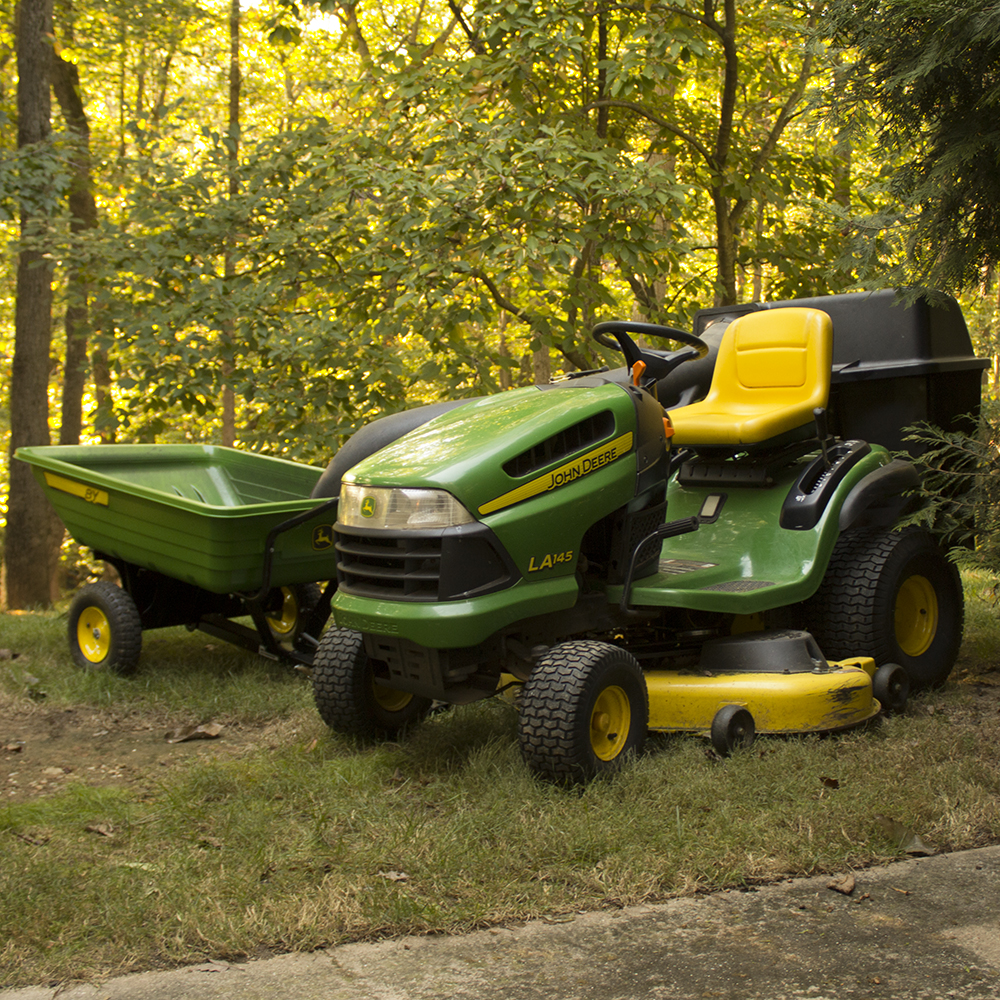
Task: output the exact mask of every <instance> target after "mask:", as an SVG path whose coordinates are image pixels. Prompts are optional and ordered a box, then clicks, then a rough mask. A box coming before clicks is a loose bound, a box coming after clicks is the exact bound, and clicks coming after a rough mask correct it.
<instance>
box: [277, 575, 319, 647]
mask: <svg viewBox="0 0 1000 1000" xmlns="http://www.w3.org/2000/svg"><path fill="white" fill-rule="evenodd" d="M322 593H323V592H322V590H321V589H320V587H319V585H318V584H315V583H300V584H298V585H296V586H294V587H282V588H281V589H280V590H277V591H274V592H272V594H271V595H270V596H271V600H270V603H269V607H268V611H267V615H266V617H267V627H268V628H269V629H270V630H271V635H273V636H274V638H275V640H276V641H277V642H279V643H289V644H291V645H294V644H295V640H296V639H298V637H299V636H300V635H301V634H302V631H303V629H304V628H305V624H306V622H307V621H308V620H309V615H310V614H312V611H313V609H314V608H315V607H316V605H317V604H319V599H320V597H321V595H322Z"/></svg>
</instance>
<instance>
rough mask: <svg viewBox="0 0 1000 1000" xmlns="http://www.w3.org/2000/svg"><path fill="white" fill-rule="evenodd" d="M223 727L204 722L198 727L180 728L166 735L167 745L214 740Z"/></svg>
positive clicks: (216, 723)
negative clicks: (188, 741)
mask: <svg viewBox="0 0 1000 1000" xmlns="http://www.w3.org/2000/svg"><path fill="white" fill-rule="evenodd" d="M223 729H225V726H223V725H221V724H220V723H218V722H206V723H203V724H202V725H200V726H181V727H180V728H179V729H172V730H170V732H169V733H167V736H166V740H167V742H168V743H184V742H186V741H187V740H214V739H215V738H216V737H217V736H218V735H219V733H221V732H222V730H223Z"/></svg>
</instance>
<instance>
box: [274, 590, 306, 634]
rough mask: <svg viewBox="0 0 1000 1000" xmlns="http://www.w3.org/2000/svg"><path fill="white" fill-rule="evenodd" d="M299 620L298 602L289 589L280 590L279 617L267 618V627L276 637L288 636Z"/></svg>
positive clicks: (292, 591)
mask: <svg viewBox="0 0 1000 1000" xmlns="http://www.w3.org/2000/svg"><path fill="white" fill-rule="evenodd" d="M298 618H299V602H298V601H297V600H296V599H295V591H294V590H292V588H291V587H282V588H281V617H280V618H268V620H267V624H268V627H269V628H270V629H271V631H272V632H274V633H275V634H276V635H288V633H289V632H291V631H292V630H293V629H294V628H295V623H296V622H297V621H298Z"/></svg>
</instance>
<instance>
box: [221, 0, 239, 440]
mask: <svg viewBox="0 0 1000 1000" xmlns="http://www.w3.org/2000/svg"><path fill="white" fill-rule="evenodd" d="M241 82H242V80H241V77H240V0H231V3H230V5H229V140H230V143H231V145H230V146H229V197H230V200H232V198H233V197H234V196H235V195H236V193H237V192H238V190H239V187H238V180H237V177H236V166H237V160H238V156H239V141H240V84H241ZM222 266H223V273H224V275H225V278H226V285H227V286H228V284H229V279H231V278H233V277H234V276H235V274H236V258H235V256H234V255H233V252H232V251H231V250H227V251H226V253H225V255H224V258H223V265H222ZM235 332H236V331H235V328H234V325H233V321H232V320H227V321H226V324H225V330H224V332H223V337H224V338H225V339H226V340H227V341H228V343H229V347H230V349H232V347H233V345H234V343H235V336H234V335H235ZM232 371H233V366H232V363H231V362H227V361H224V362H223V363H222V376H223V378H224V379H226V380H227V381H225V382H224V384H223V387H222V443H223V444H224V445H225V446H226V447H227V448H231V447H232V446H233V444H234V443H235V441H236V397H235V395H234V393H233V387H232V385H230V384H229V382H228V378H229V376H230V375H231V374H232Z"/></svg>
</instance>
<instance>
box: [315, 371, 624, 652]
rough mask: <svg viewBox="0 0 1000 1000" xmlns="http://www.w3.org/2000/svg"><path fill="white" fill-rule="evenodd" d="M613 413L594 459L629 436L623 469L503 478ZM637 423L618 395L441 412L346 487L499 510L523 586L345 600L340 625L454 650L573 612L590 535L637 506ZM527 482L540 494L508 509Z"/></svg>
mask: <svg viewBox="0 0 1000 1000" xmlns="http://www.w3.org/2000/svg"><path fill="white" fill-rule="evenodd" d="M603 411H610V412H611V413H612V414H614V418H615V427H614V431H613V433H612V434H610V436H609V437H607V438H606V439H605V441H603V442H602V443H600V444H598V445H596V446H595V447H594V448H585V449H584V452H585V453H587V452H588V451H597V452H600V453H601V454H602V455H603V456H604V457H607V451H606V449H607V442H608V441H615V440H619V439H621V438H623V437H624V436H626V435H627V436H628V444H627V447H625V446H624V445H622V446H621V447H620V448H619V451H620V452H621V453H620V454H619V455H618V456H617V457H615V458H614V459H613V460H609V461H607V462H606V464H597V463H596V462H595V463H593V464H594V468H593V469H592V471H585V472H582V474H578V475H576V478H572V479H569V481H567V482H566V483H565V484H563V485H559V486H553V487H552V488H548V485H549V484H548V481H547V479H546V477H551V473H552V470H559V469H562V468H565V467H566V466H568V465H569V466H573V465H574V461H573V459H569V458H565V457H564V458H561V459H557V460H556V461H554V462H551V463H549V464H548V465H547V466H545V467H543V468H540V469H536V470H534V471H533V472H531V473H529V474H528V475H525V476H521V477H519V478H513V477H511V476H509V475H508V474H507V473H506V472H504V471H503V468H502V466H503V464H504V463H505V462H507V461H508V460H509V459H511V458H514V457H515V456H517V455H520V454H521V453H523V452H524V451H525V450H526V449H527V448H528V447H529V446H530V445H531V444H532V443H533V442H534V441H538V440H541V439H543V438H546V437H548V436H550V435H553V434H556V433H558V432H560V431H562V430H564V429H566V428H567V427H571V426H573V425H575V424H577V423H579V422H580V421H581V420H583V419H585V418H586V417H588V416H590V415H591V414H597V413H601V412H603ZM635 425H636V417H635V407H634V404H633V402H632V400H631V398H630V396H629V395H628V393H627V392H626V391H625V390H623V389H622V388H621V387H620V386H617V385H601V386H597V387H590V386H581V387H573V386H567V387H560V388H559V389H552V390H547V391H541V390H538V389H522V390H516V391H514V392H507V393H503V394H501V395H499V396H492V397H489V398H487V399H482V400H477V401H475V402H472V403H469V404H468V405H467V406H462V407H459V408H457V409H455V410H451V411H449V412H447V413H445V414H442V415H441V416H440V417H437V418H436V419H434V420H432V421H430V422H429V423H427V424H425V425H423V426H422V427H420V428H418V429H417V430H415V431H411V432H410V433H409V434H406V435H404V436H403V437H401V438H400V439H399V440H398V441H395V442H393V443H392V444H390V445H388V446H387V447H386V448H384V449H382V450H381V451H379V452H376V453H375V454H374V455H372V456H371V457H369V458H367V459H365V460H364V461H362V462H360V463H358V464H357V465H356V466H354V467H353V468H352V469H351V470H350V471H349V472H348V473H347V475H346V476H345V477H344V479H345V481H348V482H356V483H359V484H363V485H366V486H383V485H384V486H396V487H435V488H439V489H446V490H448V492H450V493H451V494H452V495H453V496H455V497H457V498H458V500H460V501H461V502H462V503H463V504H464V505H465V507H466V508H467V509H468V510H469V511H471V512H472V513H474V514H475V513H477V512H478V511H479V509H480V507H482V506H483V505H488V504H490V503H495V502H499V503H501V506H500V507H499V508H498V509H497V510H495V511H494V512H492V513H489V514H486V515H482V516H481V517H480V520H482V521H483V523H484V524H486V525H488V526H489V527H490V529H491V530H492V531H493V532H494V533H495V534H496V536H497V538H498V540H499V541H500V543H501V544H502V545H503V546H504V548H505V549H506V551H507V553H508V554H509V555H510V557H511V558H512V559H513V561H514V563H515V564H516V566H517V568H518V570H519V571H520V573H521V575H522V579H521V580H520V581H519V582H518V583H516V584H515V585H514V586H513V587H510V588H508V589H507V590H505V591H503V592H501V593H496V594H490V595H487V596H483V597H479V598H476V599H475V600H472V601H442V602H434V603H423V602H420V603H414V602H405V601H382V600H377V599H373V598H363V597H356V596H352V595H349V594H345V593H344V592H343V591H338V592H337V594H336V596H335V598H334V602H333V610H334V615H335V617H336V620H337V624H338V625H340V626H341V627H345V628H354V629H357V630H358V631H360V632H369V633H372V634H377V635H393V636H399V637H400V638H405V639H409V640H410V641H412V642H416V643H419V644H420V645H423V646H432V647H434V648H441V649H445V648H457V647H462V646H471V645H476V644H477V643H479V642H482V641H483V640H484V639H486V638H488V637H489V636H490V635H492V634H493V633H494V632H496V631H497V630H499V629H501V628H504V627H505V626H507V625H510V624H512V623H514V622H517V621H520V620H522V619H524V618H531V617H533V616H535V615H539V614H543V613H546V612H549V611H560V610H564V609H566V608H570V607H572V606H573V605H574V604H575V603H576V599H577V593H578V587H577V583H576V577H575V574H576V569H577V561H578V558H579V554H580V542H581V540H582V539H583V536H584V534H585V532H586V531H587V529H588V528H589V527H590V526H591V525H592V524H594V523H595V522H596V521H599V520H600V519H601V518H602V517H605V516H606V515H608V514H610V513H611V512H612V511H614V510H617V509H618V508H619V507H621V506H623V505H624V504H626V503H628V502H629V501H630V500H632V499H633V497H634V496H635V486H636V457H635V451H634V432H635ZM602 449H604V450H603V451H602ZM587 468H588V469H589V466H588V467H587ZM578 471H579V470H578ZM525 484H529V485H530V484H536V485H537V490H538V492H536V493H534V494H533V495H530V496H527V497H525V498H523V499H509V497H510V494H511V493H512V492H514V491H516V490H518V489H519V488H521V487H524V486H525ZM504 498H508V499H504Z"/></svg>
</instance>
